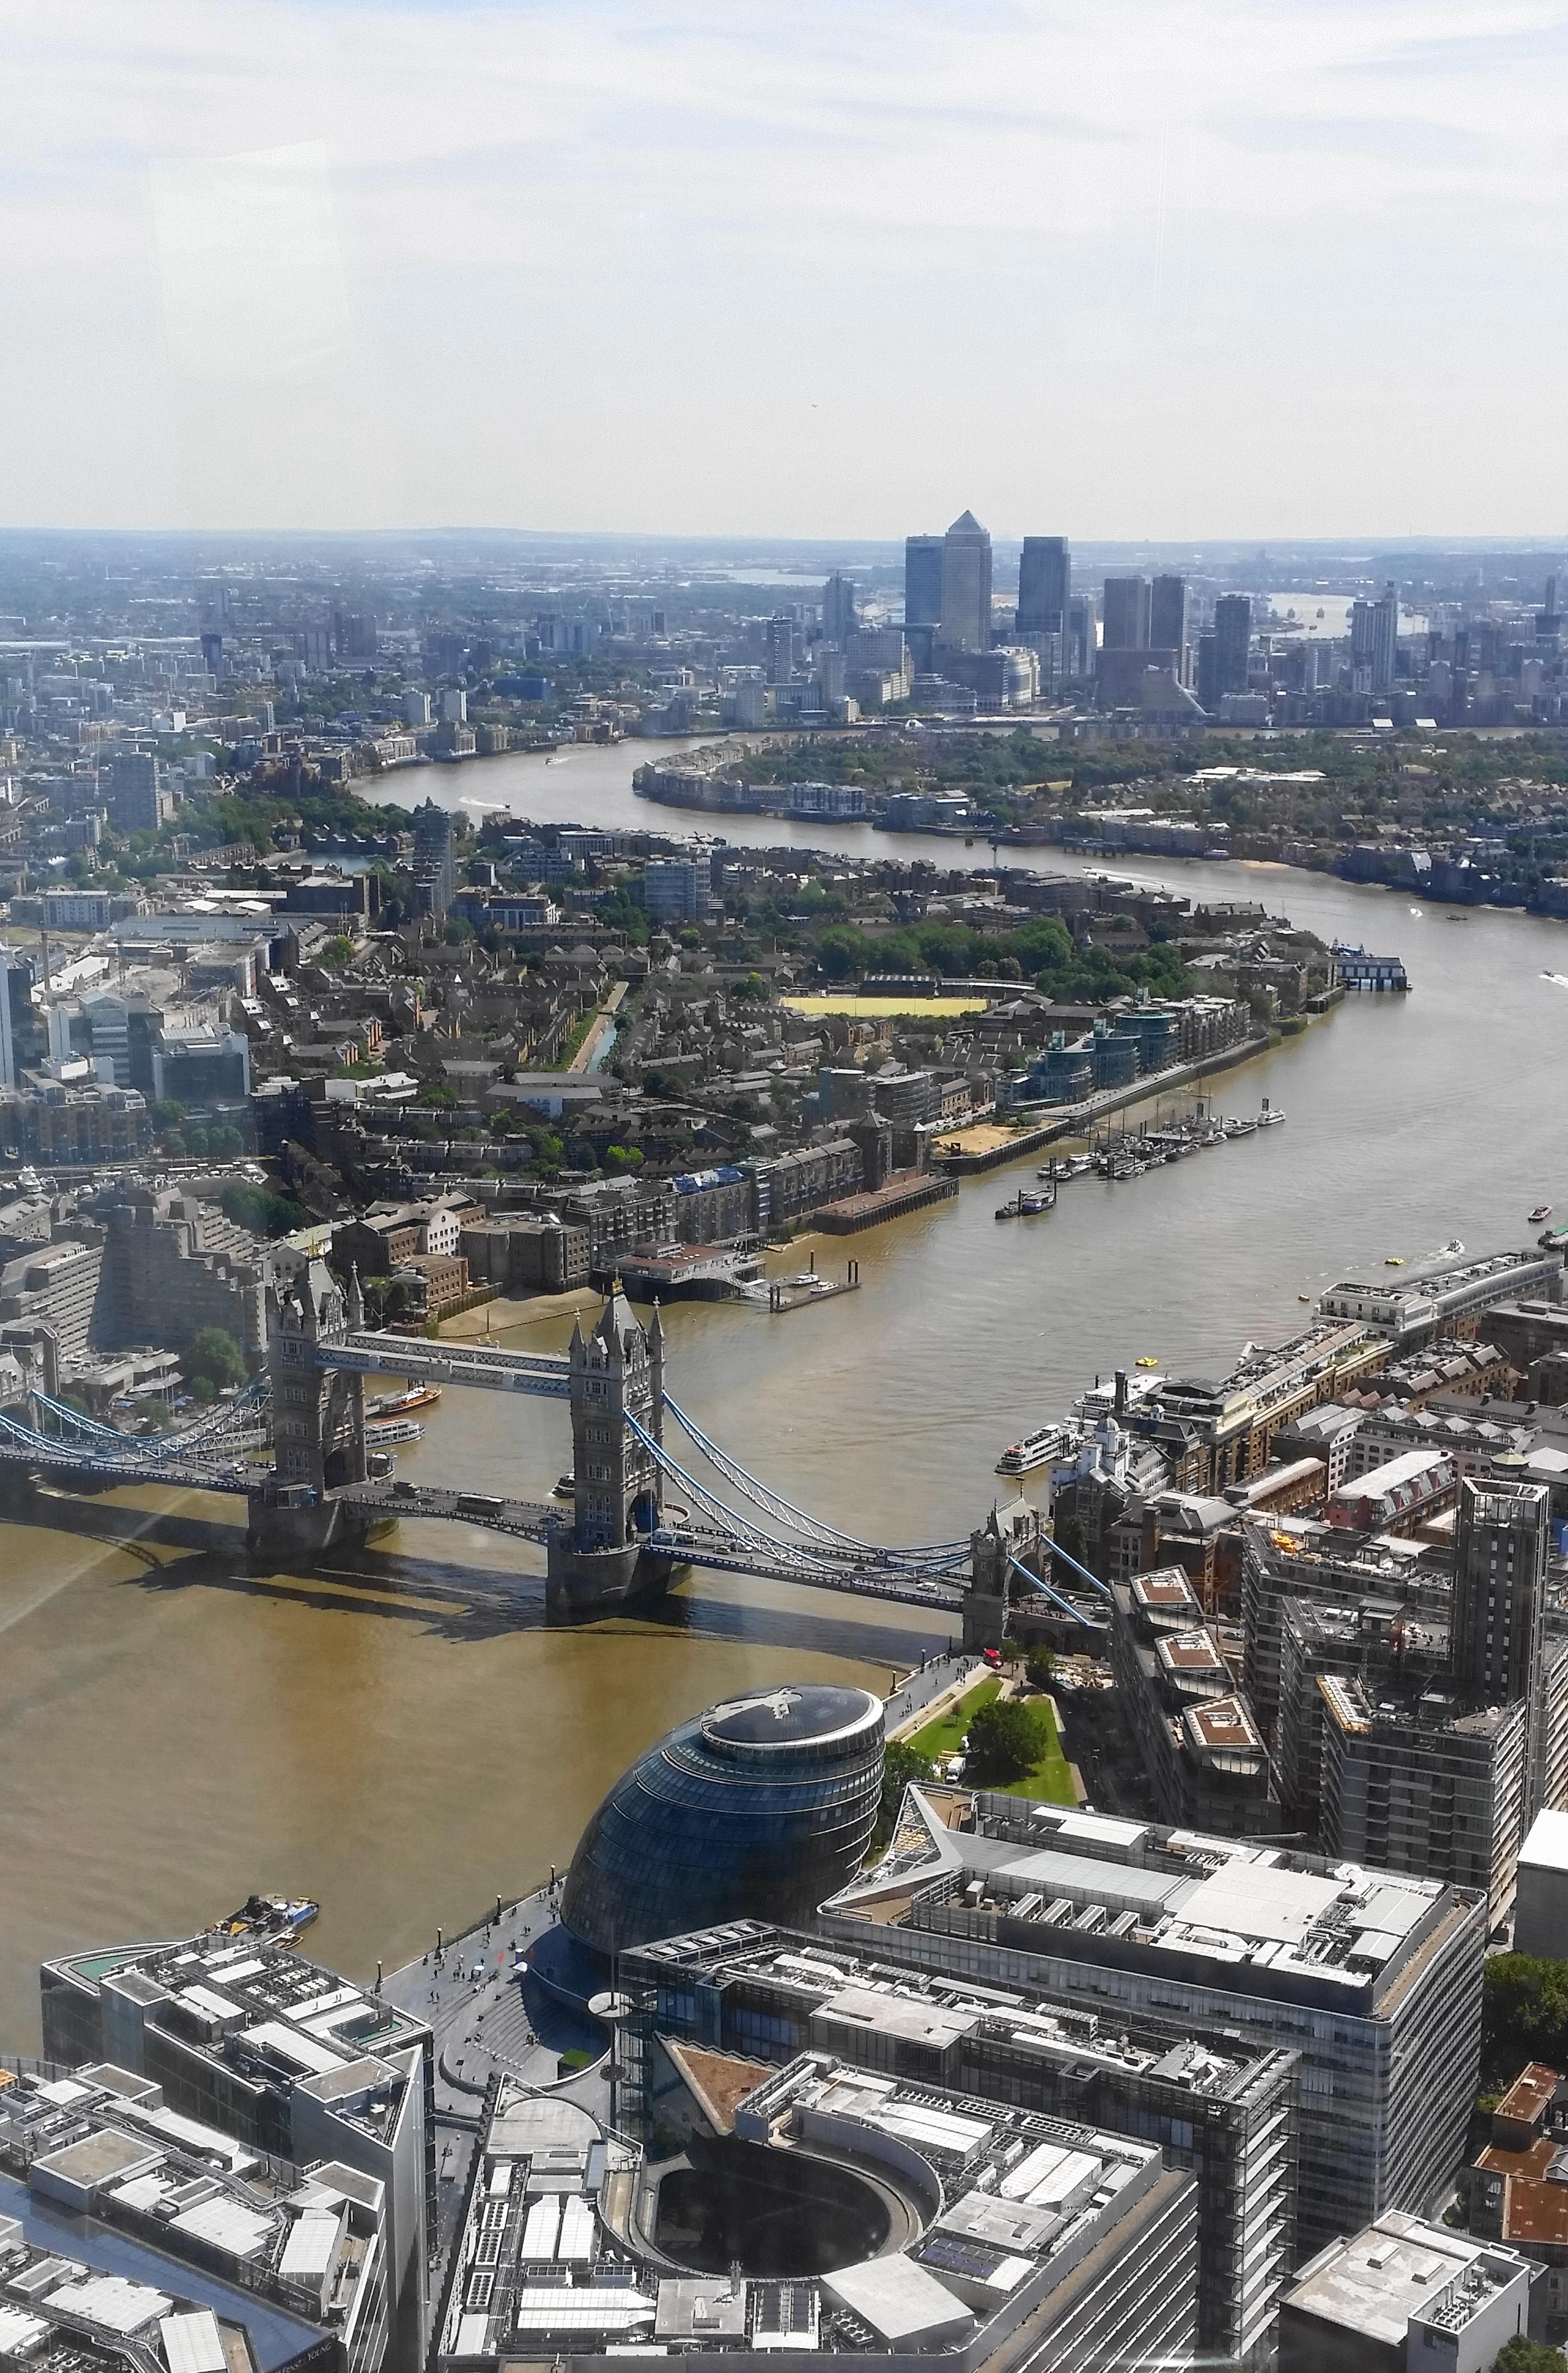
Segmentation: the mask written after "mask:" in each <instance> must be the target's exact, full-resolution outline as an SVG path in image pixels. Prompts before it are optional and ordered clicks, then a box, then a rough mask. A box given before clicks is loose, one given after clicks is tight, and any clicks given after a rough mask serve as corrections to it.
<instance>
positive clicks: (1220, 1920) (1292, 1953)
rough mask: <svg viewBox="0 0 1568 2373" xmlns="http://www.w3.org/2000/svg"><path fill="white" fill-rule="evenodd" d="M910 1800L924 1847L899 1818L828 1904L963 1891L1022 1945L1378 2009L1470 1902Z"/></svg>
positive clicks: (1229, 1841) (1160, 1837)
mask: <svg viewBox="0 0 1568 2373" xmlns="http://www.w3.org/2000/svg"><path fill="white" fill-rule="evenodd" d="M908 1803H909V1805H910V1806H911V1807H912V1810H914V1811H915V1812H917V1813H919V1815H920V1818H921V1826H922V1827H923V1829H924V1831H925V1837H926V1845H925V1848H924V1850H923V1851H922V1850H921V1849H920V1847H919V1846H918V1844H915V1843H912V1841H911V1837H910V1833H909V1829H908V1826H907V1825H902V1824H901V1825H900V1832H899V1834H898V1836H897V1838H896V1840H895V1851H894V1853H892V1854H890V1855H889V1858H888V1860H887V1861H885V1862H884V1863H882V1864H877V1865H875V1866H874V1867H873V1868H871V1869H870V1870H868V1871H866V1872H864V1873H863V1874H862V1875H861V1876H860V1877H859V1878H858V1879H856V1880H854V1882H853V1883H852V1884H851V1885H850V1886H849V1887H846V1888H842V1890H841V1891H840V1893H839V1894H838V1895H836V1896H834V1897H833V1898H832V1899H831V1900H830V1903H829V1905H827V1906H826V1907H825V1909H826V1910H827V1911H829V1912H830V1913H832V1914H837V1915H840V1916H846V1917H851V1918H854V1917H860V1918H877V1917H878V1916H881V1917H883V1918H886V1917H887V1916H888V1914H887V1913H886V1912H884V1913H882V1914H880V1915H878V1913H877V1909H876V1907H877V1900H878V1898H880V1897H883V1896H890V1897H892V1898H893V1899H894V1902H895V1904H896V1905H897V1906H898V1907H900V1908H897V1909H894V1910H893V1913H892V1916H893V1917H894V1919H895V1920H899V1919H902V1918H903V1917H905V1916H907V1906H908V1904H909V1902H910V1900H912V1899H913V1898H915V1897H917V1896H919V1897H923V1898H925V1899H928V1900H929V1901H930V1902H937V1901H940V1900H947V1899H949V1898H952V1897H955V1896H958V1895H961V1897H962V1901H963V1905H964V1908H965V1910H966V1911H968V1912H969V1913H971V1914H973V1913H979V1914H981V1915H984V1914H990V1915H992V1916H993V1917H994V1918H995V1919H996V1920H997V1921H998V1922H1001V1921H1005V1922H1006V1923H1007V1941H1008V1943H1009V1944H1010V1945H1011V1946H1015V1947H1016V1948H1017V1949H1020V1950H1028V1949H1034V1950H1037V1951H1039V1952H1040V1953H1041V1954H1052V1953H1058V1954H1059V1953H1061V1952H1063V1951H1067V1952H1068V1953H1069V1954H1070V1955H1071V1957H1072V1958H1075V1959H1080V1958H1081V1959H1091V1960H1092V1959H1094V1958H1097V1950H1098V1947H1097V1940H1098V1938H1099V1937H1101V1936H1104V1937H1106V1938H1107V1939H1108V1940H1109V1941H1111V1942H1114V1943H1116V1944H1118V1945H1119V1946H1121V1948H1122V1949H1123V1950H1124V1949H1125V1948H1126V1947H1128V1946H1135V1947H1138V1948H1140V1949H1141V1951H1143V1952H1144V1953H1145V1954H1147V1956H1148V1957H1149V1959H1148V1963H1147V1966H1148V1967H1149V1969H1150V1970H1151V1972H1157V1970H1158V1967H1159V1957H1160V1956H1163V1955H1166V1954H1172V1955H1179V1956H1180V1957H1181V1960H1182V1963H1183V1965H1184V1967H1185V1968H1186V1970H1189V1971H1191V1970H1193V1968H1194V1965H1198V1966H1200V1967H1206V1972H1207V1974H1206V1976H1205V1977H1204V1978H1203V1980H1202V1982H1205V1983H1208V1984H1211V1985H1214V1986H1220V1987H1224V1988H1226V1989H1230V1990H1234V1989H1236V1988H1237V1987H1240V1986H1245V1984H1246V1982H1247V1981H1248V1980H1249V1978H1254V1977H1255V1978H1256V1979H1257V1981H1259V1982H1260V1986H1261V1989H1262V1990H1263V1991H1265V1992H1267V1993H1273V1994H1278V1993H1298V1992H1299V1993H1307V1994H1308V1995H1311V1996H1315V1997H1318V1998H1321V1997H1322V1996H1323V1995H1324V1993H1325V1992H1327V1993H1329V1994H1330V1998H1337V1999H1339V2000H1341V2001H1342V2002H1343V2003H1344V2005H1345V2006H1346V2007H1347V2008H1352V2007H1356V2008H1373V2007H1375V2006H1376V2000H1377V1997H1378V1995H1379V1993H1380V1992H1381V1990H1382V1989H1383V1988H1384V1987H1385V1986H1387V1985H1388V1984H1389V1983H1390V1982H1391V1981H1393V1980H1394V1979H1395V1978H1396V1977H1397V1975H1398V1972H1399V1971H1400V1969H1401V1968H1402V1966H1403V1965H1404V1963H1405V1962H1406V1961H1407V1959H1408V1958H1409V1957H1410V1955H1411V1953H1412V1952H1413V1951H1414V1950H1415V1949H1416V1948H1417V1946H1419V1944H1420V1942H1421V1939H1422V1937H1423V1935H1425V1933H1426V1932H1427V1930H1428V1928H1429V1926H1430V1925H1431V1923H1432V1922H1433V1920H1434V1915H1435V1914H1436V1913H1437V1912H1438V1911H1439V1910H1440V1908H1441V1906H1442V1905H1443V1904H1444V1902H1445V1901H1446V1900H1462V1899H1456V1898H1455V1896H1454V1890H1453V1889H1451V1888H1448V1887H1447V1886H1446V1885H1445V1883H1444V1882H1442V1881H1441V1880H1437V1879H1428V1878H1413V1877H1409V1876H1404V1875H1402V1874H1401V1875H1400V1876H1393V1875H1391V1874H1387V1873H1384V1872H1380V1871H1371V1870H1363V1869H1361V1868H1359V1867H1358V1866H1357V1865H1355V1864H1352V1863H1334V1864H1330V1863H1326V1862H1323V1861H1320V1860H1319V1859H1318V1857H1317V1856H1315V1855H1310V1854H1302V1853H1289V1852H1287V1851H1285V1850H1284V1849H1283V1848H1281V1847H1278V1846H1272V1845H1268V1844H1264V1843H1258V1842H1250V1843H1249V1842H1248V1841H1244V1840H1241V1839H1237V1838H1228V1837H1209V1836H1204V1835H1202V1834H1200V1833H1199V1832H1197V1831H1195V1830H1181V1829H1161V1828H1159V1827H1156V1825H1155V1824H1154V1823H1152V1822H1144V1821H1129V1820H1115V1819H1110V1818H1107V1817H1106V1816H1104V1815H1102V1814H1097V1813H1089V1812H1074V1811H1067V1810H1064V1809H1063V1808H1062V1807H1061V1806H1054V1805H1044V1804H1028V1803H1026V1801H1025V1800H1023V1799H1014V1798H1010V1797H1004V1796H985V1795H981V1796H977V1797H976V1798H975V1799H974V1808H975V1827H974V1828H973V1829H972V1830H968V1831H960V1830H955V1829H949V1828H947V1827H946V1826H944V1825H943V1824H942V1822H941V1821H940V1819H939V1818H938V1816H937V1814H936V1813H935V1811H934V1810H932V1809H931V1808H929V1807H927V1806H925V1804H924V1799H923V1792H922V1791H921V1790H920V1789H919V1788H912V1789H911V1790H910V1791H909V1792H908ZM927 1916H929V1913H927ZM1030 1931H1034V1932H1038V1935H1039V1942H1038V1945H1037V1944H1035V1943H1034V1940H1033V1936H1032V1935H1028V1932H1030ZM1026 1938H1027V1939H1028V1941H1026ZM1069 1940H1071V1941H1069Z"/></svg>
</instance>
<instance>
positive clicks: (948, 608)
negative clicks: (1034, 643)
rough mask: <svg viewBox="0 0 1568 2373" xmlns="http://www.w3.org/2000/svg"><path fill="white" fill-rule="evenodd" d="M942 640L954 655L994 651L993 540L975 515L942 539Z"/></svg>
mask: <svg viewBox="0 0 1568 2373" xmlns="http://www.w3.org/2000/svg"><path fill="white" fill-rule="evenodd" d="M942 640H943V641H944V643H946V644H947V648H948V649H949V650H954V651H988V650H989V649H991V537H990V534H989V532H988V531H987V530H986V529H984V528H982V527H981V523H980V521H979V520H977V519H976V517H975V515H974V513H973V511H964V512H962V513H961V514H960V516H959V517H958V519H956V520H954V521H953V524H952V526H951V527H950V528H949V529H948V530H947V534H946V535H945V536H944V537H943V539H942Z"/></svg>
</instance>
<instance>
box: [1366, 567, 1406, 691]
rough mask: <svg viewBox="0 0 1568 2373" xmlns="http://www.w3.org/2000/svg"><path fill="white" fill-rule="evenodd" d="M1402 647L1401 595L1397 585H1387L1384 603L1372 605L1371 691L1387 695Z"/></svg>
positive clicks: (1382, 601)
mask: <svg viewBox="0 0 1568 2373" xmlns="http://www.w3.org/2000/svg"><path fill="white" fill-rule="evenodd" d="M1399 647H1400V592H1399V588H1398V586H1396V585H1392V584H1390V585H1386V586H1385V587H1384V589H1383V599H1382V600H1381V602H1374V603H1373V605H1372V689H1373V691H1374V692H1387V691H1388V689H1389V688H1390V686H1391V685H1392V684H1393V681H1394V663H1395V656H1396V654H1397V652H1398V650H1399Z"/></svg>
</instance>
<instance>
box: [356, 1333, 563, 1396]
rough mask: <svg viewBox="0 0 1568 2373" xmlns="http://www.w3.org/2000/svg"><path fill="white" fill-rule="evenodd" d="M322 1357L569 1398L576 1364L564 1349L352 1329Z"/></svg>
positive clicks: (370, 1370) (426, 1379) (380, 1371)
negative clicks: (522, 1347) (525, 1348)
mask: <svg viewBox="0 0 1568 2373" xmlns="http://www.w3.org/2000/svg"><path fill="white" fill-rule="evenodd" d="M316 1361H317V1364H318V1365H319V1367H323V1368H345V1369H347V1370H348V1371H349V1373H350V1374H354V1375H361V1376H368V1375H377V1376H407V1377H408V1379H409V1381H410V1382H411V1383H412V1384H418V1385H479V1386H480V1387H481V1388H482V1390H484V1391H488V1392H493V1393H543V1394H545V1395H547V1396H548V1397H550V1398H551V1399H552V1400H564V1399H565V1398H566V1397H567V1395H568V1393H569V1392H570V1390H571V1369H570V1365H569V1363H568V1362H567V1360H566V1356H565V1354H564V1353H563V1352H561V1353H557V1352H552V1351H506V1350H502V1349H501V1347H500V1346H499V1345H498V1344H494V1343H456V1342H449V1343H433V1342H431V1341H430V1339H429V1338H428V1337H426V1336H421V1335H372V1334H369V1333H364V1334H356V1335H347V1336H345V1337H344V1338H343V1341H342V1342H341V1343H322V1344H319V1345H318V1347H317V1350H316Z"/></svg>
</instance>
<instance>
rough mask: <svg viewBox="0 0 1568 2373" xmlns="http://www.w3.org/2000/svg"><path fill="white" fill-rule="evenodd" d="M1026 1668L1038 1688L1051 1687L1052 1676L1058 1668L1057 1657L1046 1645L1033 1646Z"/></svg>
mask: <svg viewBox="0 0 1568 2373" xmlns="http://www.w3.org/2000/svg"><path fill="white" fill-rule="evenodd" d="M1024 1670H1025V1672H1026V1673H1027V1674H1028V1677H1029V1679H1030V1680H1031V1681H1032V1682H1033V1684H1034V1686H1035V1688H1036V1689H1049V1688H1050V1687H1051V1677H1052V1675H1053V1674H1054V1673H1055V1670H1056V1658H1055V1656H1054V1655H1053V1654H1052V1653H1051V1650H1050V1649H1049V1648H1047V1647H1045V1646H1044V1645H1041V1646H1040V1647H1038V1648H1031V1649H1030V1650H1029V1653H1028V1658H1027V1660H1026V1662H1025V1665H1024Z"/></svg>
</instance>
